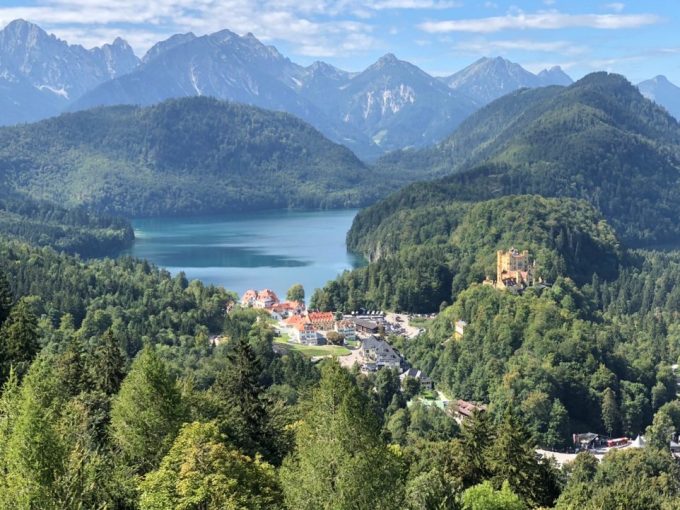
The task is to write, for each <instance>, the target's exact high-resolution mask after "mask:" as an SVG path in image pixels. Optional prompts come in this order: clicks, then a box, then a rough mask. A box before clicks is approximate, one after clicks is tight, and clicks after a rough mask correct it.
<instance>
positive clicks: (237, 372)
mask: <svg viewBox="0 0 680 510" xmlns="http://www.w3.org/2000/svg"><path fill="white" fill-rule="evenodd" d="M228 360H229V364H228V365H227V367H226V368H225V369H224V370H223V371H222V372H221V373H220V374H219V376H218V379H217V381H216V382H215V385H214V386H213V394H214V396H215V397H216V399H217V401H218V403H219V407H220V411H219V421H220V425H221V427H222V428H223V430H224V432H226V434H227V436H228V437H229V438H230V439H231V440H232V441H233V443H234V444H235V445H237V446H238V447H239V449H240V450H241V451H243V452H244V453H245V454H247V455H249V456H251V457H254V456H255V455H256V454H260V455H262V456H263V457H264V458H266V459H267V460H269V461H271V462H273V463H275V464H278V463H280V462H281V460H282V452H281V451H280V448H279V446H278V444H277V443H278V442H277V434H276V431H275V430H272V425H273V424H272V420H271V417H270V414H269V411H268V406H270V405H271V402H268V401H267V399H266V397H265V389H264V387H263V386H262V385H261V384H260V376H261V373H262V369H261V367H260V363H259V361H258V359H257V356H256V354H255V351H254V349H253V348H252V346H251V345H250V343H249V342H248V341H247V339H246V338H238V339H236V340H235V341H234V345H233V347H232V349H231V351H230V352H229V354H228Z"/></svg>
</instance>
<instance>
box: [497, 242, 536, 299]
mask: <svg viewBox="0 0 680 510" xmlns="http://www.w3.org/2000/svg"><path fill="white" fill-rule="evenodd" d="M533 283H534V282H533V266H532V264H531V261H530V257H529V251H528V250H524V251H522V252H520V251H519V250H517V249H515V248H514V247H513V248H510V250H508V251H503V250H498V251H497V252H496V287H497V288H499V289H506V288H509V287H517V288H524V287H528V286H530V285H533Z"/></svg>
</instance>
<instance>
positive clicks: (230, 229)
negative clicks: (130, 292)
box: [127, 210, 364, 298]
mask: <svg viewBox="0 0 680 510" xmlns="http://www.w3.org/2000/svg"><path fill="white" fill-rule="evenodd" d="M356 213H357V211H356V210H342V211H311V212H291V211H268V212H264V213H257V214H225V215H220V216H210V217H195V218H163V219H140V220H134V221H133V222H132V224H133V226H134V229H135V237H136V240H135V243H134V246H133V247H132V248H131V249H130V250H128V251H127V254H129V255H132V256H135V257H139V258H145V259H147V260H149V261H151V262H153V263H155V264H156V265H158V266H160V267H163V268H165V269H167V270H168V271H170V272H171V273H173V274H176V273H178V272H179V271H184V272H185V273H186V275H187V277H188V278H189V279H190V280H191V279H199V280H202V281H203V282H205V283H212V284H216V285H221V286H223V287H225V288H226V289H229V290H233V291H236V292H238V293H239V295H240V294H242V293H243V292H244V291H246V290H247V289H250V288H254V289H263V288H270V289H273V290H274V291H275V292H276V293H277V294H279V297H281V298H283V297H285V293H286V290H287V289H288V288H289V287H290V286H291V285H292V284H294V283H301V284H302V285H303V286H304V287H305V291H306V294H307V297H311V295H312V293H313V291H314V289H315V288H317V287H322V286H323V285H324V284H325V283H326V282H327V281H328V280H331V279H333V278H335V277H336V276H337V275H338V274H339V273H341V272H342V271H344V270H345V269H352V268H355V267H358V266H360V265H362V264H364V261H363V259H362V258H361V257H358V256H356V255H352V254H350V253H348V252H347V247H346V245H345V236H346V234H347V231H348V230H349V228H350V226H351V224H352V220H353V219H354V216H355V215H356Z"/></svg>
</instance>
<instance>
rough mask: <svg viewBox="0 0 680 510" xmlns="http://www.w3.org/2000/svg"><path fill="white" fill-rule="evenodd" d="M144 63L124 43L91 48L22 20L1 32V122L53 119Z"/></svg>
mask: <svg viewBox="0 0 680 510" xmlns="http://www.w3.org/2000/svg"><path fill="white" fill-rule="evenodd" d="M139 63H140V60H139V59H138V58H137V57H136V56H135V54H134V52H133V51H132V48H131V47H130V46H129V45H128V44H127V43H126V42H125V41H123V40H122V39H120V38H118V39H116V40H115V41H114V42H113V43H112V44H107V45H104V46H102V47H101V48H93V49H90V50H87V49H85V48H83V47H82V46H78V45H69V44H67V43H66V42H64V41H61V40H59V39H57V38H56V37H55V36H53V35H48V34H47V33H46V32H45V31H44V30H42V29H41V28H40V27H38V26H37V25H33V24H31V23H27V22H25V21H21V20H17V21H13V22H12V23H10V24H9V25H7V26H6V27H5V28H4V29H3V30H0V105H2V109H1V110H0V124H5V125H6V124H16V123H18V122H30V121H34V120H38V119H42V118H46V117H51V116H53V115H57V114H59V113H60V112H62V111H63V110H64V109H65V108H67V107H68V105H69V104H71V103H72V101H74V100H76V99H77V98H79V97H80V96H82V95H83V94H84V93H86V92H87V91H89V90H91V89H92V88H94V87H96V86H97V85H99V84H100V83H102V82H104V81H108V80H111V79H115V78H117V77H119V76H121V75H124V74H127V73H129V72H130V71H132V70H133V69H135V68H136V67H137V66H138V65H139Z"/></svg>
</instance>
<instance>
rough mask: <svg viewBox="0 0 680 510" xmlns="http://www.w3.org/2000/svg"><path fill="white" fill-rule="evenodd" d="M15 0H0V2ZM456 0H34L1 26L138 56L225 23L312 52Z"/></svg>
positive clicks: (332, 50)
mask: <svg viewBox="0 0 680 510" xmlns="http://www.w3.org/2000/svg"><path fill="white" fill-rule="evenodd" d="M18 1H19V0H2V1H1V2H0V3H2V5H3V6H4V5H7V4H8V3H11V2H18ZM461 5H462V3H461V2H460V1H459V0H376V1H372V2H363V1H360V0H151V1H149V0H112V1H108V2H105V1H102V0H36V1H35V2H34V4H33V5H31V6H21V7H20V6H14V7H12V6H6V7H0V26H4V25H6V24H7V23H9V22H10V21H12V20H14V19H17V18H23V19H27V20H29V21H32V22H34V23H37V24H39V25H41V26H43V27H44V28H46V29H47V30H48V31H50V32H53V33H55V34H57V35H58V36H60V37H63V38H66V39H67V40H68V41H69V42H71V43H79V44H83V45H85V46H88V47H91V46H94V45H100V44H103V43H105V42H109V41H110V40H111V36H113V35H121V36H123V37H125V38H126V39H127V40H128V42H130V44H131V45H132V46H133V47H134V48H135V50H136V51H137V52H139V53H141V52H143V51H145V50H146V49H148V48H149V46H151V44H153V43H154V42H156V41H158V40H160V39H163V38H165V37H168V36H170V35H172V34H175V33H178V32H186V31H189V30H192V31H194V32H195V33H196V34H197V35H202V34H205V33H210V32H214V31H217V30H221V29H224V28H229V29H230V30H233V31H235V32H238V33H246V32H252V33H254V34H255V35H256V36H257V37H258V38H261V39H263V40H266V41H282V42H286V43H288V44H290V45H292V46H294V47H297V48H299V50H300V51H299V52H300V53H301V54H305V55H312V56H331V55H338V54H341V53H342V52H343V51H355V52H356V51H363V50H368V49H371V48H372V47H374V46H375V45H376V44H377V42H378V41H377V40H376V39H375V37H374V35H373V26H372V25H371V24H370V23H368V22H367V21H366V20H368V19H370V18H374V17H375V16H377V15H378V13H379V12H382V11H386V10H413V9H423V10H441V9H450V8H455V7H460V6H461Z"/></svg>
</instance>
